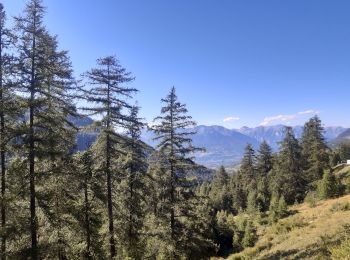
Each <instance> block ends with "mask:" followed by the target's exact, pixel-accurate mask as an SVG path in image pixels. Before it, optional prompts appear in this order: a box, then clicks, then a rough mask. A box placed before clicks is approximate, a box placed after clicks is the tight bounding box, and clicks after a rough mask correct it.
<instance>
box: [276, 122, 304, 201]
mask: <svg viewBox="0 0 350 260" xmlns="http://www.w3.org/2000/svg"><path fill="white" fill-rule="evenodd" d="M280 146H281V148H280V152H279V155H278V158H277V162H276V164H275V167H274V169H273V173H272V186H273V187H272V190H273V191H275V192H276V193H278V194H281V196H282V195H283V196H284V198H285V200H286V202H287V203H288V204H291V203H294V202H295V201H296V200H297V201H302V199H303V198H304V196H305V190H306V183H305V177H304V174H303V168H302V166H303V165H302V159H301V158H302V157H301V148H300V145H299V142H298V140H297V139H296V138H295V136H294V133H293V129H292V128H291V127H286V129H285V137H284V139H283V140H282V142H281V144H280Z"/></svg>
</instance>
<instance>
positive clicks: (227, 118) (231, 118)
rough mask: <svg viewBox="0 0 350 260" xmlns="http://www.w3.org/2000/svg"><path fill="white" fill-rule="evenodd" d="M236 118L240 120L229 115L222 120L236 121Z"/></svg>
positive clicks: (237, 118)
mask: <svg viewBox="0 0 350 260" xmlns="http://www.w3.org/2000/svg"><path fill="white" fill-rule="evenodd" d="M238 120H240V118H239V117H238V116H229V117H225V118H224V120H223V121H224V123H227V122H232V121H238Z"/></svg>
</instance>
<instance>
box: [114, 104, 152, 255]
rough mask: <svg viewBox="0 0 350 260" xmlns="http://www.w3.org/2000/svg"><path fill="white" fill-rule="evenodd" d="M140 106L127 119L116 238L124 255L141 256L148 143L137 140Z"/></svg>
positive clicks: (141, 126)
mask: <svg viewBox="0 0 350 260" xmlns="http://www.w3.org/2000/svg"><path fill="white" fill-rule="evenodd" d="M138 111H139V107H137V106H133V107H132V108H131V113H130V121H129V122H128V123H127V136H128V139H127V142H126V144H125V148H124V150H125V151H126V155H125V156H124V157H123V158H122V165H123V176H122V181H121V182H120V184H119V187H118V191H119V198H118V202H119V203H118V204H119V207H120V210H119V212H118V213H117V215H118V223H120V224H119V230H123V231H122V232H121V233H123V234H124V235H121V236H119V240H120V241H121V242H122V241H124V242H122V243H123V246H124V248H125V249H126V255H127V257H131V258H132V259H141V258H142V254H143V250H144V244H143V242H144V241H143V240H144V237H143V236H142V234H141V230H142V227H143V221H144V215H145V213H144V208H145V207H144V206H145V205H144V200H145V189H146V187H145V178H146V172H147V161H146V152H147V150H146V149H148V148H147V145H146V144H144V143H143V142H142V141H141V140H140V135H141V130H142V128H143V127H144V123H143V122H142V119H141V118H139V117H138Z"/></svg>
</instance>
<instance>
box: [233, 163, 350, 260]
mask: <svg viewBox="0 0 350 260" xmlns="http://www.w3.org/2000/svg"><path fill="white" fill-rule="evenodd" d="M337 175H338V176H339V175H340V176H341V178H342V179H343V180H344V181H348V180H349V178H350V167H344V168H342V169H341V170H340V171H339V172H338V173H337ZM290 210H291V211H292V212H294V214H293V215H291V216H289V217H287V218H284V219H281V220H279V221H278V222H277V223H276V224H274V225H272V226H264V225H260V226H259V227H258V234H259V240H258V242H257V243H256V245H255V246H254V247H252V248H247V249H245V250H244V251H243V252H241V253H239V254H234V255H231V256H230V257H229V258H228V259H329V257H326V256H327V254H328V249H329V248H330V247H331V246H332V245H333V244H337V243H338V242H339V241H341V240H343V239H344V236H345V234H344V226H345V225H350V195H347V196H344V197H341V198H337V199H331V200H326V201H319V202H317V203H316V205H315V206H314V207H310V205H308V204H307V203H304V204H301V205H297V206H293V207H291V208H290ZM349 259H350V258H349Z"/></svg>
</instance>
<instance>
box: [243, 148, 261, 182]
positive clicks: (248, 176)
mask: <svg viewBox="0 0 350 260" xmlns="http://www.w3.org/2000/svg"><path fill="white" fill-rule="evenodd" d="M240 174H241V175H242V178H243V185H244V187H245V188H248V187H250V188H253V189H254V188H256V184H257V175H256V155H255V151H254V148H253V146H252V145H251V144H247V146H246V147H245V151H244V155H243V159H242V162H241V167H240Z"/></svg>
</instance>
